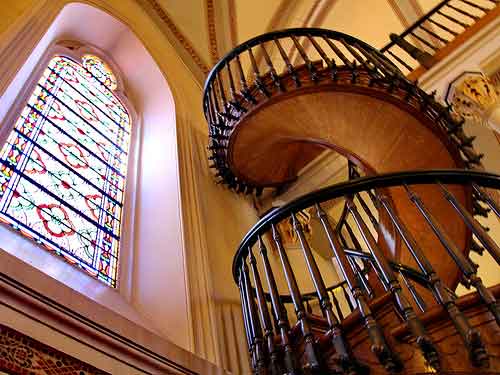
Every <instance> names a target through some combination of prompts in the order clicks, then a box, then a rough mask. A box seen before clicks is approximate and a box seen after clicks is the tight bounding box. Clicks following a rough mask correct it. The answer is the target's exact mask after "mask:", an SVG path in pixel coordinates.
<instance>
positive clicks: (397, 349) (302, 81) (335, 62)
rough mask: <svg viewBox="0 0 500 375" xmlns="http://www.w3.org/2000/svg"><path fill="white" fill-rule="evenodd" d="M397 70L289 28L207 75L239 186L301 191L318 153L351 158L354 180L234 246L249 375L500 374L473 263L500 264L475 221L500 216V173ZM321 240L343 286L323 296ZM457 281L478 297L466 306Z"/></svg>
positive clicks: (490, 299)
mask: <svg viewBox="0 0 500 375" xmlns="http://www.w3.org/2000/svg"><path fill="white" fill-rule="evenodd" d="M493 3H495V4H496V2H493ZM436 11H442V9H441V8H437V10H436ZM415 27H418V25H417V26H415ZM392 39H393V42H394V43H397V44H398V45H399V46H401V47H405V46H406V47H407V48H406V49H407V50H408V51H410V52H412V53H413V55H412V56H416V58H422V53H420V54H419V53H416V52H415V50H413V49H411V48H408V46H407V45H405V42H404V41H403V42H401V39H398V38H397V37H393V38H392ZM385 50H386V51H387V50H388V49H385ZM410 52H409V53H410ZM420 52H422V51H420ZM293 56H295V58H292V57H293ZM431 57H432V56H431ZM425 58H426V59H427V60H426V61H428V56H425ZM405 64H406V65H407V63H405ZM399 65H401V62H398V61H397V60H396V61H395V60H394V59H393V58H392V59H391V56H388V55H387V54H384V53H381V52H380V51H378V50H376V49H374V48H372V47H371V46H369V45H367V44H366V43H364V42H362V41H360V40H358V39H356V38H353V37H352V36H349V35H346V34H342V33H339V32H334V31H330V30H324V29H288V30H283V31H277V32H272V33H268V34H265V35H262V36H259V37H256V38H254V39H251V40H249V41H248V42H246V43H244V44H242V45H240V46H238V47H236V48H235V49H234V50H233V51H232V52H230V53H229V54H228V55H227V56H225V57H224V58H223V59H222V60H221V61H220V62H219V63H218V64H217V65H216V66H215V68H214V69H213V70H212V72H211V73H210V75H209V77H208V79H207V83H206V86H205V92H204V102H203V106H204V111H205V115H206V118H207V121H208V124H209V136H210V143H209V150H210V153H211V155H210V159H211V161H212V163H213V164H212V167H213V168H215V169H216V177H217V179H218V181H219V182H220V183H222V184H225V185H226V186H227V187H228V188H230V189H233V190H234V191H235V192H237V193H246V194H256V195H260V194H262V192H263V191H264V190H265V189H267V190H272V189H279V188H280V187H282V186H285V185H290V184H293V183H294V181H295V180H296V179H297V176H298V175H299V173H300V171H301V170H302V169H303V168H304V166H306V165H307V164H308V163H310V162H311V161H313V160H314V159H315V158H316V157H318V155H320V154H321V153H322V152H323V151H324V150H333V151H335V152H337V153H339V154H341V155H342V156H343V157H345V158H346V159H348V160H349V176H350V179H349V181H346V182H344V183H341V184H337V185H333V186H330V187H327V188H324V189H321V190H317V191H315V192H312V193H309V194H306V195H304V196H302V197H300V198H298V199H296V200H294V201H292V202H290V203H288V204H286V205H284V206H282V207H279V208H276V209H274V210H271V211H270V212H269V213H267V215H265V216H264V217H262V219H261V220H260V221H259V222H258V223H257V224H256V225H255V226H254V227H253V228H252V229H251V230H250V231H249V232H248V234H247V235H246V237H245V238H244V239H243V240H242V242H241V244H240V246H239V248H238V249H237V252H236V255H235V258H234V262H233V277H234V281H235V283H236V285H237V286H238V288H239V290H240V295H241V302H242V310H243V318H244V322H245V327H244V328H245V334H246V337H247V343H248V351H249V359H250V363H251V368H252V370H253V372H254V373H255V374H387V373H404V374H427V373H429V374H430V373H443V374H448V373H449V374H451V373H453V374H490V373H491V374H500V304H499V303H498V301H497V298H498V297H500V285H497V286H493V287H486V286H485V285H484V283H483V282H482V280H481V278H480V277H479V276H478V270H477V265H475V264H474V263H473V262H472V261H471V260H470V258H469V256H468V254H469V252H470V250H471V249H472V250H473V251H476V252H483V251H484V252H488V253H489V254H490V255H491V256H492V258H493V259H494V260H495V261H496V262H497V266H498V265H500V247H499V245H498V244H497V243H496V242H495V240H494V239H493V237H492V236H491V235H490V234H489V233H488V228H485V227H484V226H483V225H482V223H481V220H482V219H481V218H480V217H481V216H487V217H490V218H492V217H493V218H496V219H495V220H498V219H500V207H499V205H498V199H497V194H498V192H497V191H496V190H498V189H500V176H497V175H493V174H490V173H487V172H484V171H482V167H481V163H480V159H481V155H479V154H478V153H477V152H476V151H475V150H474V148H473V145H472V141H473V139H472V138H471V137H468V136H467V135H466V134H465V133H464V131H463V129H462V125H463V121H462V120H461V119H459V118H457V117H455V116H454V115H453V114H452V113H451V111H450V108H446V107H443V106H442V105H441V104H439V103H438V102H437V101H436V100H435V98H434V97H433V96H432V95H428V94H426V93H425V92H423V91H422V90H421V89H420V88H419V87H418V85H417V84H416V82H413V81H410V80H408V78H407V77H406V74H404V73H402V71H401V70H400V68H401V66H399ZM407 66H409V65H407ZM332 202H333V203H334V204H336V205H342V207H343V210H342V214H341V215H340V216H339V217H334V215H333V214H332V212H331V211H330V207H331V206H332ZM304 212H307V214H308V215H312V216H313V217H314V218H315V220H316V222H317V223H318V225H319V228H320V230H319V231H316V232H313V233H311V232H310V231H308V230H307V228H306V226H307V223H304V221H303V220H301V217H302V214H303V213H304ZM283 223H285V224H288V225H289V226H290V228H292V229H291V231H292V233H293V235H294V237H295V240H296V243H297V244H298V247H299V248H300V252H301V254H302V257H303V263H302V264H303V266H302V267H300V266H297V263H293V262H291V261H290V257H289V250H288V248H287V245H286V244H285V242H284V240H283V230H282V229H281V228H282V225H283ZM312 236H315V237H321V238H320V239H319V240H318V239H313V238H312ZM312 243H314V244H315V245H314V246H318V245H317V244H318V243H319V244H320V245H319V246H321V247H323V248H325V249H327V252H329V254H330V257H331V258H332V261H333V262H334V263H335V265H336V267H337V269H338V270H339V274H340V278H341V281H340V282H339V283H337V284H335V285H332V286H328V287H327V285H326V282H325V279H326V275H325V274H324V270H320V267H319V266H318V262H317V257H318V254H317V252H316V251H314V249H313V246H312ZM497 272H498V268H497ZM303 275H307V276H308V277H309V279H310V281H311V285H312V286H313V291H312V292H306V291H304V290H302V289H303V286H302V285H301V283H302V282H301V281H300V280H302V279H303ZM459 283H462V284H466V285H468V286H471V287H473V288H474V291H472V292H470V293H469V294H467V295H464V296H462V297H457V295H456V294H455V292H454V291H455V289H456V287H457V285H458V284H459Z"/></svg>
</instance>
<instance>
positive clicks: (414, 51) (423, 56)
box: [389, 34, 436, 69]
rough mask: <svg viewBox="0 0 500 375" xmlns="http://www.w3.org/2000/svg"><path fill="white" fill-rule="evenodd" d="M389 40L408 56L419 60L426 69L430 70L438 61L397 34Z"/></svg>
mask: <svg viewBox="0 0 500 375" xmlns="http://www.w3.org/2000/svg"><path fill="white" fill-rule="evenodd" d="M389 38H390V39H391V41H392V42H393V43H394V44H396V45H397V46H398V47H400V48H401V49H402V50H403V51H405V52H406V53H407V54H408V55H410V56H411V57H413V58H414V59H415V60H417V61H418V62H419V63H420V64H421V65H422V66H423V67H424V68H427V69H430V68H431V67H432V66H433V65H434V64H435V63H436V60H435V59H434V57H432V55H431V54H429V53H427V52H425V51H422V50H421V49H419V48H417V47H415V46H414V45H413V44H411V43H410V42H408V41H407V40H406V39H404V38H402V37H401V36H399V35H397V34H390V35H389Z"/></svg>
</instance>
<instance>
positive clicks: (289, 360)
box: [259, 237, 299, 375]
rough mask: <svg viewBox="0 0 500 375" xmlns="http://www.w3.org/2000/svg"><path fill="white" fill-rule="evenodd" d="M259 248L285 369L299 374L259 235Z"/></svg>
mask: <svg viewBox="0 0 500 375" xmlns="http://www.w3.org/2000/svg"><path fill="white" fill-rule="evenodd" d="M259 250H260V255H261V259H262V264H263V266H264V272H265V274H266V279H267V285H268V288H269V294H270V296H271V304H272V308H273V313H274V319H275V321H276V323H277V326H278V329H279V331H280V337H281V345H282V346H283V350H284V364H285V369H286V372H287V374H288V375H297V374H299V370H298V366H297V360H296V358H295V357H294V351H293V348H292V345H291V343H290V337H289V336H288V331H289V330H290V323H289V322H288V317H287V313H286V309H285V306H283V304H282V302H281V299H280V296H279V293H278V287H277V285H276V280H275V278H274V274H273V271H272V269H271V264H270V263H269V258H268V257H267V249H266V247H265V245H264V242H263V241H262V238H260V237H259Z"/></svg>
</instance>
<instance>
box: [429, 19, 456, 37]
mask: <svg viewBox="0 0 500 375" xmlns="http://www.w3.org/2000/svg"><path fill="white" fill-rule="evenodd" d="M427 21H429V22H430V23H432V24H434V25H436V26H437V27H439V28H440V29H441V30H444V31H446V32H447V33H450V34H451V35H453V36H454V37H456V36H458V35H459V33H457V32H456V31H454V30H452V29H450V28H449V27H447V26H445V25H443V24H442V23H441V22H438V21H436V20H433V19H432V18H429V19H428V20H427Z"/></svg>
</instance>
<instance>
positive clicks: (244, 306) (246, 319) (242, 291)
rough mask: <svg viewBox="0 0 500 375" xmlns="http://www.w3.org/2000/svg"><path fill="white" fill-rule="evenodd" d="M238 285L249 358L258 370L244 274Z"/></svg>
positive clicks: (240, 276) (240, 277) (252, 365)
mask: <svg viewBox="0 0 500 375" xmlns="http://www.w3.org/2000/svg"><path fill="white" fill-rule="evenodd" d="M238 285H239V288H240V298H241V311H242V314H243V325H244V326H245V333H246V337H247V345H248V352H249V358H250V365H251V367H252V368H253V369H254V370H256V369H257V361H256V359H255V350H254V349H255V348H254V344H253V339H254V338H253V336H252V332H251V330H250V322H249V313H248V307H247V301H246V296H245V289H244V288H245V286H244V285H243V274H242V273H241V272H240V275H239V278H238Z"/></svg>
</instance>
